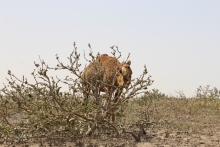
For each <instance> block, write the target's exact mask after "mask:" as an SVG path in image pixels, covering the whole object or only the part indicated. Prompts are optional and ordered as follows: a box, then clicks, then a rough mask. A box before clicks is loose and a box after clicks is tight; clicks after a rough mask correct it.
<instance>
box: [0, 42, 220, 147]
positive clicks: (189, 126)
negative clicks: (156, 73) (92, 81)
mask: <svg viewBox="0 0 220 147" xmlns="http://www.w3.org/2000/svg"><path fill="white" fill-rule="evenodd" d="M112 51H113V52H112V54H113V55H114V56H116V54H117V55H118V57H119V58H120V56H121V54H120V52H119V51H118V49H117V48H116V49H115V48H114V47H112ZM89 55H90V57H91V59H90V60H89V59H88V61H89V62H92V61H94V60H95V58H96V57H95V56H93V55H92V53H90V54H89ZM118 57H117V58H118ZM81 58H83V57H81V56H80V55H79V54H78V53H77V47H76V46H75V44H74V51H73V52H72V53H71V54H70V57H69V58H68V59H69V61H70V62H69V64H68V65H64V64H63V63H62V62H61V61H60V60H59V57H58V56H57V57H56V59H57V61H58V65H57V66H56V67H49V66H48V65H46V63H45V62H44V61H43V60H40V64H37V63H35V66H36V70H35V71H34V72H33V73H32V75H33V77H34V79H35V83H29V82H28V80H27V79H26V78H24V77H23V78H22V79H19V78H17V77H16V76H15V75H13V73H12V72H11V71H8V75H9V78H8V85H5V88H4V89H2V90H1V95H0V96H1V97H0V105H1V106H0V108H1V111H0V146H25V147H27V146H68V147H69V146H106V147H107V146H139V147H141V146H161V147H162V146H166V147H168V146H220V126H219V124H220V99H219V96H220V91H219V90H218V89H217V88H213V89H211V88H210V87H209V86H207V87H201V86H200V87H199V88H198V89H197V92H196V95H195V96H194V97H193V98H186V97H185V95H184V94H183V93H181V92H178V93H177V95H176V96H168V95H166V94H163V93H161V92H160V91H159V90H156V89H153V90H151V91H149V90H148V89H149V88H148V87H149V86H150V85H151V84H152V83H153V81H152V80H151V78H150V76H147V69H146V68H144V69H143V74H142V75H140V77H139V78H133V79H132V84H131V85H130V86H129V88H128V89H125V90H124V91H123V93H122V95H121V98H120V100H119V101H118V102H117V103H113V102H110V101H109V100H111V101H113V96H112V94H111V93H105V94H102V95H100V96H97V95H96V96H95V95H94V94H93V93H92V92H90V93H89V99H88V100H85V99H84V98H83V96H82V92H83V90H84V89H83V87H82V86H81V80H82V79H81V77H80V75H81V73H82V71H81V70H79V69H80V66H81V65H80V62H79V61H80V59H81ZM83 59H84V58H83ZM81 60H82V59H81ZM49 70H55V71H56V70H68V71H70V72H71V74H70V75H74V76H70V75H69V76H67V77H66V78H65V79H59V78H58V77H56V78H55V77H50V76H49V75H48V71H49ZM60 83H63V84H67V85H68V86H69V91H67V92H61V86H60ZM91 86H92V85H91ZM112 86H113V85H112ZM97 99H98V100H99V103H97ZM108 102H109V103H108ZM107 103H108V104H107ZM116 108H117V109H116ZM114 109H116V112H115V113H116V115H117V117H116V121H114V122H113V121H111V119H109V115H110V114H111V113H112V110H114Z"/></svg>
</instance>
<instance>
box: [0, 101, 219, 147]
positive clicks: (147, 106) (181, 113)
mask: <svg viewBox="0 0 220 147" xmlns="http://www.w3.org/2000/svg"><path fill="white" fill-rule="evenodd" d="M120 111H121V110H120ZM123 113H124V117H126V120H127V121H128V122H129V123H131V124H132V122H135V120H137V119H140V118H141V119H145V120H148V121H149V122H151V124H149V125H148V126H146V127H145V131H146V133H145V134H144V135H143V136H142V137H141V141H140V142H136V141H135V140H134V138H133V137H132V136H131V135H130V134H122V135H120V136H119V137H118V136H116V135H115V134H111V133H109V134H108V133H106V134H105V133H104V134H101V135H98V134H96V135H93V136H90V137H84V138H82V139H78V140H72V139H71V138H68V137H65V136H61V135H57V136H54V137H52V136H50V137H47V136H42V137H39V138H33V139H29V140H22V141H18V140H16V139H15V140H7V141H6V140H5V139H4V137H3V135H2V134H1V135H2V137H1V139H0V147H7V146H9V147H17V146H18V147H51V146H63V147H75V146H79V147H80V146H82V147H84V146H85V147H115V146H117V147H215V146H216V147H217V146H220V125H219V124H220V100H219V99H200V98H171V97H169V98H167V97H159V98H144V99H143V98H142V99H141V98H140V99H133V100H131V101H129V102H128V103H127V104H126V106H125V107H123ZM122 118H123V117H122ZM22 119H25V116H22V114H20V113H17V114H13V115H11V116H10V117H9V119H8V120H9V121H10V122H12V123H17V122H19V121H20V120H22ZM118 121H121V120H118Z"/></svg>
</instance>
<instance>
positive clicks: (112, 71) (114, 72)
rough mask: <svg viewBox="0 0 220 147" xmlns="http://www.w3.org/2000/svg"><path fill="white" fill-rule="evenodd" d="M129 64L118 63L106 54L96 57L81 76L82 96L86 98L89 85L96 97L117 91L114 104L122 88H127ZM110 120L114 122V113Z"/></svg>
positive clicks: (129, 73) (129, 78)
mask: <svg viewBox="0 0 220 147" xmlns="http://www.w3.org/2000/svg"><path fill="white" fill-rule="evenodd" d="M130 64H131V61H127V62H122V63H120V62H119V61H118V60H117V59H116V58H115V57H111V56H108V55H107V54H102V55H100V56H99V57H97V59H96V60H95V61H93V62H92V63H90V64H89V65H88V66H87V67H86V69H85V70H84V72H83V73H82V75H81V77H82V79H84V80H83V82H82V84H83V88H84V92H83V94H84V96H85V97H86V98H88V95H89V92H90V90H91V89H90V88H89V87H91V85H92V86H94V87H95V88H93V89H92V90H93V92H94V94H95V96H96V97H97V96H99V94H100V92H108V93H109V94H112V93H113V92H114V91H115V90H116V89H117V91H116V93H115V99H114V102H117V101H118V98H119V97H120V95H121V93H122V90H123V89H122V86H124V87H128V86H129V85H130V81H131V75H132V70H131V68H130ZM87 82H89V83H90V84H88V83H87ZM112 85H114V86H112ZM110 101H111V100H110ZM112 120H113V121H114V120H115V114H114V112H113V115H112Z"/></svg>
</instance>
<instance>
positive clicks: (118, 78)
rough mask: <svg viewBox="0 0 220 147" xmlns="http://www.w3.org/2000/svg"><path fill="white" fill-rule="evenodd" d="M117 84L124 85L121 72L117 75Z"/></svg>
mask: <svg viewBox="0 0 220 147" xmlns="http://www.w3.org/2000/svg"><path fill="white" fill-rule="evenodd" d="M117 84H118V86H123V85H124V78H123V75H122V74H119V76H118V77H117Z"/></svg>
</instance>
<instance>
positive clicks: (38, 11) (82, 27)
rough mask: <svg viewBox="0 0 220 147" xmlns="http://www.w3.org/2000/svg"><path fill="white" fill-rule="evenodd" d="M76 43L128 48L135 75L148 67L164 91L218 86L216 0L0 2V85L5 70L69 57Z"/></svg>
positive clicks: (18, 71)
mask: <svg viewBox="0 0 220 147" xmlns="http://www.w3.org/2000/svg"><path fill="white" fill-rule="evenodd" d="M74 41H75V42H76V44H77V46H78V49H79V51H80V52H83V50H85V51H86V52H89V48H88V46H87V44H88V43H90V44H91V45H92V48H93V52H94V53H97V52H100V53H108V54H110V51H111V50H110V48H109V47H110V46H112V45H117V46H118V47H119V49H120V51H121V52H122V54H123V58H122V59H121V60H123V59H125V58H126V56H127V54H128V53H131V57H130V60H131V68H132V69H133V73H134V74H133V77H137V76H139V75H140V74H141V73H142V70H143V66H144V65H146V66H147V69H148V71H149V74H150V75H152V79H153V80H154V81H155V82H154V84H153V85H152V88H157V89H159V90H160V91H162V92H164V93H166V94H175V91H179V90H181V91H183V92H184V93H185V94H186V95H187V96H192V95H195V90H196V88H198V87H199V86H200V85H201V86H206V85H211V87H217V88H218V89H220V66H219V64H220V1H219V0H181V1H180V0H142V1H141V0H77V1H76V0H62V1H61V0H59V1H58V0H46V1H45V0H35V1H34V0H32V1H30V0H19V1H18V0H0V88H2V87H3V84H2V83H5V82H6V80H5V78H6V77H8V76H7V70H8V69H10V70H11V71H12V72H13V73H15V75H18V76H20V77H22V75H25V76H26V77H28V78H29V77H31V76H30V73H31V72H32V71H33V69H34V64H33V62H34V61H36V62H38V61H39V60H38V55H40V56H41V58H42V59H44V60H45V62H47V63H48V64H49V65H55V64H56V60H55V55H56V54H58V55H60V57H61V60H64V61H67V60H66V57H67V56H68V55H69V54H70V53H71V51H72V50H73V46H72V44H73V42H74ZM82 62H84V59H82Z"/></svg>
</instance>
